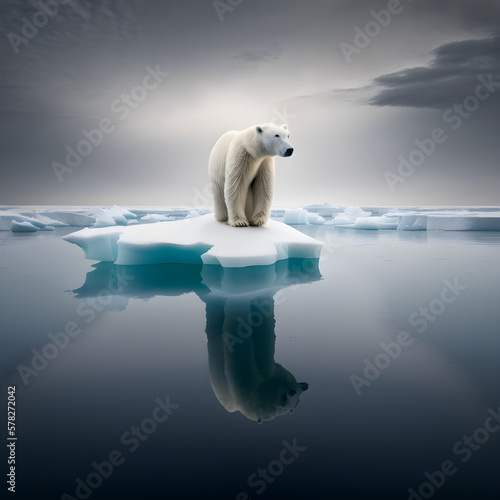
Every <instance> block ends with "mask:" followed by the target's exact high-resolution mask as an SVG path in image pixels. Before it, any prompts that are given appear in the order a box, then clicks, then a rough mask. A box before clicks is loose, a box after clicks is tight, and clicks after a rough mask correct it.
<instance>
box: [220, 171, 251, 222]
mask: <svg viewBox="0 0 500 500" xmlns="http://www.w3.org/2000/svg"><path fill="white" fill-rule="evenodd" d="M247 171H248V166H247V165H241V164H240V165H235V166H234V168H233V166H232V165H230V164H229V165H228V168H227V169H226V182H225V186H224V199H225V200H226V207H227V213H228V221H227V223H228V224H229V225H230V226H233V227H245V226H248V220H247V218H246V215H245V205H246V202H247V193H248V188H249V184H250V183H249V179H248V172H247Z"/></svg>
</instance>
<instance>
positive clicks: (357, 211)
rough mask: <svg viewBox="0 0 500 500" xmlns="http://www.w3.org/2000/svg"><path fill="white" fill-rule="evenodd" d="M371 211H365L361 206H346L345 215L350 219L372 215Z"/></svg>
mask: <svg viewBox="0 0 500 500" xmlns="http://www.w3.org/2000/svg"><path fill="white" fill-rule="evenodd" d="M371 214H372V213H371V212H365V211H364V210H363V209H362V208H360V207H346V208H345V210H344V214H343V216H344V217H346V218H348V219H352V220H354V219H357V218H358V217H370V215H371Z"/></svg>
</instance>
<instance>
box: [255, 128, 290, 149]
mask: <svg viewBox="0 0 500 500" xmlns="http://www.w3.org/2000/svg"><path fill="white" fill-rule="evenodd" d="M255 130H256V131H257V134H258V136H259V138H260V144H261V147H262V151H263V153H264V154H266V155H270V156H276V155H279V156H292V154H293V148H292V145H291V144H290V143H289V142H288V139H289V138H290V132H289V130H288V126H287V125H281V126H279V125H275V124H274V123H265V124H264V125H257V126H256V127H255Z"/></svg>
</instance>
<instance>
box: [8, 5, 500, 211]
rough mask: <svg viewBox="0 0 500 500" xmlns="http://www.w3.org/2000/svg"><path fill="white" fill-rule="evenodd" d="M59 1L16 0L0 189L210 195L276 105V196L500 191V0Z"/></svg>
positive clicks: (481, 199) (342, 198) (419, 200)
mask: <svg viewBox="0 0 500 500" xmlns="http://www.w3.org/2000/svg"><path fill="white" fill-rule="evenodd" d="M59 1H61V2H62V0H59ZM44 4H45V5H46V11H48V12H49V13H46V12H45V11H44V10H43V9H42V8H41V7H40V4H39V2H37V1H34V0H33V1H14V0H0V6H1V11H0V23H1V33H0V37H1V38H0V56H1V68H0V79H1V80H0V86H1V87H0V88H1V94H0V117H1V120H0V155H1V156H0V161H1V164H0V167H1V179H0V204H9V205H19V204H37V205H41V204H43V205H54V204H70V205H113V204H117V205H126V206H135V205H195V206H196V205H204V204H208V203H209V202H210V201H209V199H208V198H207V197H206V196H204V195H203V194H202V193H203V192H204V191H205V190H206V186H207V181H208V177H207V162H208V156H209V154H210V150H211V148H212V146H213V144H214V143H215V141H216V140H217V139H218V137H219V136H220V135H222V134H223V133H224V132H225V131H227V130H230V129H242V128H246V127H248V126H250V125H253V124H257V123H265V122H269V121H274V122H276V123H279V124H281V123H283V122H286V123H288V125H289V128H290V131H291V136H290V142H291V143H292V145H293V146H294V147H295V153H294V155H293V156H292V157H291V158H277V159H276V174H277V175H276V186H275V197H274V205H304V204H310V203H323V202H329V203H331V204H333V205H465V206H471V205H500V162H499V158H500V141H499V138H500V113H499V111H500V28H499V23H498V20H499V19H500V1H498V0H484V1H483V0H481V1H477V0H476V1H474V0H469V1H465V0H462V1H461V0H413V1H410V0H400V1H398V0H390V1H388V0H385V1H378V0H351V1H347V0H331V1H327V0H308V1H305V0H304V1H298V0H286V1H285V0H243V1H241V0H219V1H216V2H214V1H213V0H185V1H167V0H165V1H159V0H157V1H154V0H149V1H148V0H140V1H139V0H137V1H134V0H104V1H96V2H91V1H88V0H80V1H78V0H70V1H69V2H68V3H66V4H65V5H59V3H58V2H56V0H45V3H44ZM37 25H38V27H37ZM148 68H149V69H148ZM150 74H152V75H153V76H147V75H150ZM167 74H168V75H167ZM99 127H101V128H102V129H103V131H102V132H96V131H94V132H92V133H91V134H90V135H91V136H92V138H93V140H94V142H95V143H96V144H95V145H92V144H91V143H90V142H88V139H87V138H86V136H85V133H84V130H86V131H89V132H91V131H93V130H94V129H96V128H97V129H98V128H99ZM82 141H83V143H82ZM85 141H87V142H85ZM89 146H90V148H89ZM68 149H69V150H70V151H78V150H80V151H81V152H82V155H81V159H80V160H78V159H75V157H74V155H70V157H71V158H70V159H69V160H70V162H71V161H73V164H72V165H70V164H68V161H67V158H66V157H67V155H68ZM84 154H85V156H84ZM54 165H56V166H55V167H54Z"/></svg>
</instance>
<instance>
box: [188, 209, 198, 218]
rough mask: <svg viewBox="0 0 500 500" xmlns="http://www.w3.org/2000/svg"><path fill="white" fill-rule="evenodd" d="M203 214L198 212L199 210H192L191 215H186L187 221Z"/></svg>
mask: <svg viewBox="0 0 500 500" xmlns="http://www.w3.org/2000/svg"><path fill="white" fill-rule="evenodd" d="M200 216H201V214H200V212H198V210H190V211H189V213H188V214H187V215H186V219H192V218H194V217H200Z"/></svg>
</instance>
